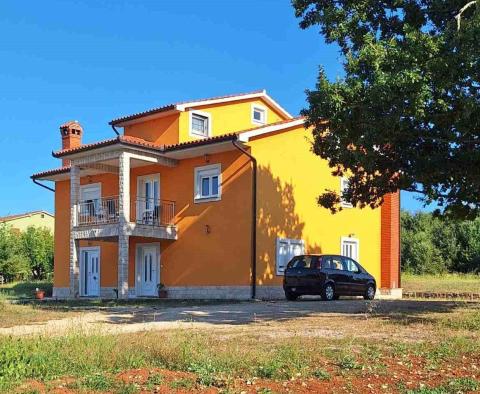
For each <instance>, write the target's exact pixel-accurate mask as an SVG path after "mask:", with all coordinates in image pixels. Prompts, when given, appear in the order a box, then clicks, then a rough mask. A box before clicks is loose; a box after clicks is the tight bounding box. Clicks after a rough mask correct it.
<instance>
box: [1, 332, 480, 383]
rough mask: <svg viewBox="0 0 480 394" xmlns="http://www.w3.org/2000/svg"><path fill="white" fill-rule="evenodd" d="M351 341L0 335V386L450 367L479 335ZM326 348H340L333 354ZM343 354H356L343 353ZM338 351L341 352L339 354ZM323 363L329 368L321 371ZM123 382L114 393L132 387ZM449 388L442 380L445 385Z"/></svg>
mask: <svg viewBox="0 0 480 394" xmlns="http://www.w3.org/2000/svg"><path fill="white" fill-rule="evenodd" d="M352 343H353V342H352V341H351V340H350V339H349V340H333V339H326V338H319V337H316V338H288V339H276V340H274V339H272V338H270V339H268V340H263V341H262V340H259V338H257V337H255V336H240V337H235V338H230V339H222V340H219V338H218V336H217V335H215V334H214V333H211V334H208V333H205V332H192V331H191V330H176V331H172V332H165V333H163V332H152V333H138V334H129V335H111V336H82V335H75V334H72V335H68V336H65V337H36V338H35V337H34V338H21V339H18V338H17V339H15V338H9V337H0V391H2V390H3V391H5V392H8V391H9V390H13V389H14V388H15V386H17V385H18V384H19V383H21V382H22V381H25V380H28V379H37V380H40V381H45V382H48V381H52V380H54V379H58V378H60V377H62V376H70V377H74V378H76V379H77V381H76V383H75V384H74V387H75V388H77V389H89V390H97V391H108V390H112V388H115V390H116V391H115V392H117V391H118V392H120V389H119V388H118V387H119V386H118V384H119V383H118V381H115V380H114V379H112V378H111V376H113V375H115V374H118V373H119V372H121V371H124V370H129V369H137V368H147V369H152V368H164V369H168V370H171V371H182V372H185V373H189V374H194V376H196V380H192V379H190V378H185V377H182V378H181V379H178V380H175V381H173V382H170V383H169V385H170V387H171V388H183V389H190V388H192V387H193V386H194V385H197V384H198V385H200V386H205V387H212V386H213V387H223V386H225V385H226V384H227V383H228V381H229V379H231V378H243V379H254V378H255V377H256V378H262V379H270V380H285V381H288V380H291V379H294V378H298V377H299V376H301V377H303V378H309V377H314V378H317V379H319V380H321V381H325V382H328V381H329V380H330V378H331V376H332V374H336V373H338V374H343V375H342V376H344V375H345V374H352V375H354V374H358V373H362V370H361V366H363V365H372V364H377V363H379V362H381V361H385V360H384V359H392V360H399V359H402V357H416V358H422V359H424V360H426V361H429V362H431V363H435V364H436V365H438V366H445V365H452V364H453V363H454V360H457V359H458V358H460V359H461V358H462V357H473V356H474V355H477V356H478V354H479V352H480V342H479V341H478V337H477V338H462V337H460V338H456V339H455V338H453V339H452V338H450V339H449V340H445V341H442V342H440V343H437V344H431V343H422V344H418V343H411V344H408V343H407V344H403V346H402V347H397V346H396V343H395V342H386V343H382V344H377V345H376V346H381V349H382V352H381V354H382V355H381V356H380V360H379V355H378V352H372V351H371V348H372V342H370V341H361V340H356V341H355V343H354V345H352ZM332 347H333V348H335V349H340V350H339V351H336V352H332V351H331V349H332ZM348 351H350V352H354V354H356V356H355V357H354V356H351V355H350V356H349V355H348V354H347V352H348ZM339 352H340V354H344V356H341V357H340V358H339V356H338V354H339ZM325 365H330V366H331V367H330V368H335V370H334V371H333V372H332V371H326V370H324V369H323V366H325ZM320 366H322V369H319V367H320ZM162 382H163V379H162V376H160V375H152V377H151V378H149V380H148V381H147V383H146V385H148V386H150V387H152V386H155V385H158V384H162ZM226 382H227V383H226ZM468 382H470V383H468ZM472 382H473V383H472ZM457 383H458V382H457ZM457 383H455V384H457ZM467 383H468V384H470V386H473V385H474V384H477V383H476V381H470V380H468V381H465V382H463V383H462V385H463V386H466V385H467ZM458 385H460V383H458ZM458 385H457V386H458ZM127 386H128V385H124V386H122V388H121V390H122V391H124V392H125V390H134V389H136V387H133V386H132V387H129V388H128V387H127ZM453 386H455V385H454V384H453V383H452V384H450V383H449V386H448V387H453ZM457 386H455V387H457ZM463 386H462V387H463ZM458 387H460V386H458ZM458 391H459V390H457V391H456V392H458ZM460 391H461V390H460ZM127 392H128V391H127Z"/></svg>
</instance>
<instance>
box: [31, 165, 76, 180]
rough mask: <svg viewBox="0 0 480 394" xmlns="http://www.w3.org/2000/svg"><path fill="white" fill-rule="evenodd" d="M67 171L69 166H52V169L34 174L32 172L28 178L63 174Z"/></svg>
mask: <svg viewBox="0 0 480 394" xmlns="http://www.w3.org/2000/svg"><path fill="white" fill-rule="evenodd" d="M69 171H70V166H67V167H60V168H54V169H53V170H47V171H43V172H37V173H36V174H33V175H32V176H31V177H30V178H32V179H37V178H43V177H45V176H50V175H58V174H63V173H67V172H69Z"/></svg>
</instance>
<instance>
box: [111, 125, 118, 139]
mask: <svg viewBox="0 0 480 394" xmlns="http://www.w3.org/2000/svg"><path fill="white" fill-rule="evenodd" d="M111 126H112V129H113V131H114V132H115V134H116V135H117V137H119V136H120V133H119V132H118V130H117V129H116V128H115V125H113V124H112V125H111Z"/></svg>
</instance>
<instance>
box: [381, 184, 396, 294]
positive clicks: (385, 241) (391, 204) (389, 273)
mask: <svg viewBox="0 0 480 394" xmlns="http://www.w3.org/2000/svg"><path fill="white" fill-rule="evenodd" d="M380 209H381V223H382V224H381V284H380V286H381V287H382V288H384V289H396V288H399V287H401V284H400V192H396V193H391V194H387V195H385V197H384V202H383V204H382V207H381V208H380Z"/></svg>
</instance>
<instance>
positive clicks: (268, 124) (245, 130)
mask: <svg viewBox="0 0 480 394" xmlns="http://www.w3.org/2000/svg"><path fill="white" fill-rule="evenodd" d="M300 119H305V117H304V116H296V117H295V118H291V119H285V120H279V121H278V122H273V123H267V124H264V125H261V126H255V127H251V128H249V129H244V130H240V131H237V132H236V133H237V134H241V133H245V132H247V131H253V130H260V129H264V128H266V127H271V126H278V125H281V124H285V123H290V122H295V121H296V120H300Z"/></svg>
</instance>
